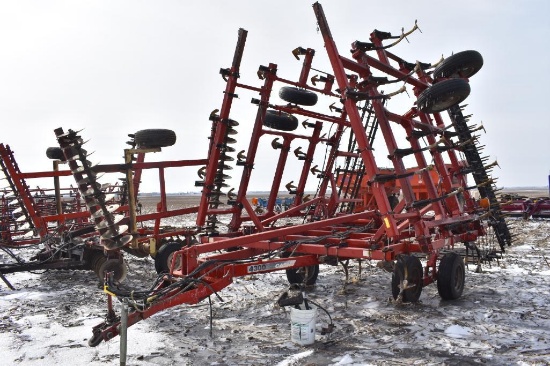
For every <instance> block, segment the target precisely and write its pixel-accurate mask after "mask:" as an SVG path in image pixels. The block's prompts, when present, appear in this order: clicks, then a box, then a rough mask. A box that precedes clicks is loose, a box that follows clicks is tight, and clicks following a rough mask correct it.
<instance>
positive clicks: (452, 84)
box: [416, 79, 470, 113]
mask: <svg viewBox="0 0 550 366" xmlns="http://www.w3.org/2000/svg"><path fill="white" fill-rule="evenodd" d="M468 95H470V84H468V82H467V81H466V80H464V79H447V80H443V81H440V82H439V83H436V84H433V85H432V86H430V87H429V88H427V89H426V90H424V91H423V92H422V93H420V95H419V96H418V99H417V101H416V105H417V106H418V109H419V110H420V111H422V112H424V113H437V112H441V111H444V110H446V109H449V108H451V107H452V106H455V105H457V104H459V103H462V102H463V101H464V100H465V99H466V98H467V97H468Z"/></svg>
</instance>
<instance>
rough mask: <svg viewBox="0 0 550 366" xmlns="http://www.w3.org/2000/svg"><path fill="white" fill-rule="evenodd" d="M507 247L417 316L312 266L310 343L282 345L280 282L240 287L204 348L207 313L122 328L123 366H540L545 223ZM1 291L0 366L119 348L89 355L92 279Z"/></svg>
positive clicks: (354, 281)
mask: <svg viewBox="0 0 550 366" xmlns="http://www.w3.org/2000/svg"><path fill="white" fill-rule="evenodd" d="M515 226H516V228H515V229H514V230H515V232H516V233H517V235H518V236H517V238H516V244H515V246H513V247H511V248H510V249H509V250H508V251H507V253H506V255H505V257H504V259H502V260H500V261H499V263H496V262H492V263H491V264H490V266H489V265H484V267H483V272H482V273H476V272H475V267H474V266H471V265H470V266H469V270H468V271H467V274H466V281H467V285H466V289H465V291H464V294H463V296H462V297H461V298H460V299H459V300H456V301H446V302H445V301H441V300H440V298H439V295H438V293H437V287H436V286H434V285H433V284H432V285H429V286H427V287H425V288H424V290H423V292H422V296H421V302H419V303H418V304H396V303H395V302H394V301H392V300H391V299H390V295H391V291H390V281H391V274H390V273H388V272H385V271H383V270H381V269H379V268H377V267H376V266H375V263H372V265H369V264H367V265H363V269H362V273H361V277H360V278H359V277H358V275H359V273H358V266H357V265H355V266H354V267H353V269H352V273H351V276H352V278H351V279H350V281H349V282H348V283H347V284H345V283H344V275H343V271H342V270H341V268H338V267H329V266H323V267H322V268H321V274H320V276H319V279H318V281H317V286H316V287H315V288H314V289H313V290H312V291H310V292H309V293H308V297H309V298H310V299H311V300H313V301H315V302H316V303H318V304H319V305H321V306H322V307H324V308H325V309H326V310H327V311H328V312H329V313H330V315H331V316H332V318H333V321H334V324H335V326H336V328H335V330H334V332H333V333H332V334H330V335H321V329H322V328H323V327H326V326H327V324H328V317H327V315H326V314H325V313H324V312H323V311H320V312H319V314H318V317H317V336H316V341H315V343H314V344H313V345H311V346H299V345H296V344H294V343H292V342H291V340H290V323H289V319H290V314H289V311H288V309H283V308H279V307H278V306H276V300H277V298H278V297H279V295H280V294H281V293H282V292H283V291H284V290H286V288H287V282H286V278H285V276H284V273H272V274H267V275H255V276H250V277H246V278H239V279H236V280H235V283H234V284H232V285H231V286H229V287H227V288H226V289H224V290H223V291H221V292H220V296H221V297H222V299H223V300H224V302H220V301H218V300H217V299H214V301H213V303H214V305H213V311H214V321H213V337H212V338H211V337H210V336H209V308H208V302H203V303H200V304H197V305H195V306H178V307H175V308H172V309H169V310H167V311H164V312H162V313H158V314H156V315H154V316H153V317H151V318H149V319H147V320H145V321H142V322H140V323H138V324H136V325H134V326H132V327H130V328H129V334H128V364H129V365H143V366H147V365H281V366H283V365H285V366H292V365H401V364H403V365H440V364H446V365H476V364H485V365H549V364H550V239H549V236H550V231H549V226H550V222H549V221H516V225H515ZM129 266H130V275H129V277H128V280H127V281H128V282H127V283H128V284H129V285H133V286H136V287H147V286H148V285H149V284H151V283H152V279H153V277H154V276H155V275H154V273H153V272H154V270H153V265H152V262H151V261H150V260H149V259H146V258H145V259H137V258H131V259H130V260H129ZM8 279H9V280H10V282H11V283H12V284H13V285H14V286H15V287H16V290H15V291H12V290H9V289H8V288H7V287H6V286H3V287H1V288H0V314H1V315H0V347H1V349H2V360H0V364H1V365H53V364H59V365H114V364H118V363H119V346H120V344H119V339H118V338H116V339H114V340H111V341H109V342H107V343H101V344H100V345H99V346H98V347H95V348H90V347H89V346H88V345H87V340H88V338H89V337H90V336H91V329H92V327H93V326H94V325H96V324H98V323H100V322H101V321H102V317H103V316H104V314H105V296H104V295H103V293H102V291H101V288H100V287H99V286H98V281H97V279H96V278H95V276H94V275H93V273H91V272H85V271H49V272H44V273H41V274H31V273H18V274H11V275H8Z"/></svg>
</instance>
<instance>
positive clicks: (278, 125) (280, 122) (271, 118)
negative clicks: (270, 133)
mask: <svg viewBox="0 0 550 366" xmlns="http://www.w3.org/2000/svg"><path fill="white" fill-rule="evenodd" d="M264 126H266V127H269V128H272V129H274V130H279V131H294V130H295V129H297V128H298V118H296V117H294V116H293V115H292V114H288V113H285V112H279V111H275V110H272V109H269V110H267V111H266V113H265V118H264Z"/></svg>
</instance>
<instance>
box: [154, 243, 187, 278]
mask: <svg viewBox="0 0 550 366" xmlns="http://www.w3.org/2000/svg"><path fill="white" fill-rule="evenodd" d="M182 246H183V245H182V243H177V242H171V243H166V244H163V245H162V246H161V247H160V249H159V251H158V252H157V255H155V270H156V271H157V273H159V274H160V273H170V265H171V264H172V258H173V256H174V253H175V252H177V251H178V250H181V248H182Z"/></svg>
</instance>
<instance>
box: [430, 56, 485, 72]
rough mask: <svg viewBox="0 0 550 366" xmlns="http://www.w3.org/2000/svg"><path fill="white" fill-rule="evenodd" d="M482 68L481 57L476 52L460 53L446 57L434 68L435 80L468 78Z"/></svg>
mask: <svg viewBox="0 0 550 366" xmlns="http://www.w3.org/2000/svg"><path fill="white" fill-rule="evenodd" d="M482 66H483V57H482V56H481V54H480V53H479V52H477V51H471V50H470V51H462V52H459V53H455V54H454V55H452V56H449V57H447V58H446V59H445V60H443V62H442V63H441V65H439V66H438V67H436V68H435V70H434V72H433V76H434V77H435V78H469V77H471V76H473V75H475V74H476V73H477V72H478V71H479V70H481V67H482Z"/></svg>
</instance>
